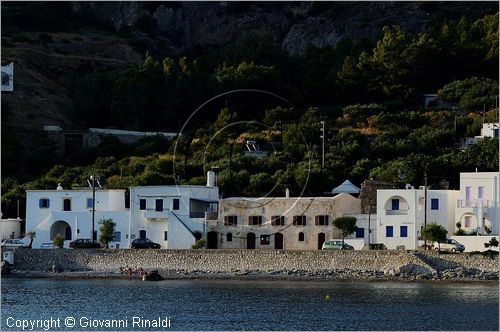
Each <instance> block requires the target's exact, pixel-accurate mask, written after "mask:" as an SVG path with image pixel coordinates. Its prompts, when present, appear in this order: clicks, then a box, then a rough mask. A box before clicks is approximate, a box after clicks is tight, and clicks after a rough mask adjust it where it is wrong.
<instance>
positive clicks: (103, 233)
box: [99, 218, 116, 248]
mask: <svg viewBox="0 0 500 332" xmlns="http://www.w3.org/2000/svg"><path fill="white" fill-rule="evenodd" d="M99 225H101V227H100V228H99V232H100V235H99V242H101V243H102V244H104V245H105V246H106V248H108V243H109V242H110V241H112V240H113V237H114V235H115V227H116V223H115V222H114V221H113V219H111V218H109V219H102V220H101V221H99Z"/></svg>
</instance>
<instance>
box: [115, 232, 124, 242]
mask: <svg viewBox="0 0 500 332" xmlns="http://www.w3.org/2000/svg"><path fill="white" fill-rule="evenodd" d="M121 240H122V233H121V232H114V233H113V241H115V242H120V241H121Z"/></svg>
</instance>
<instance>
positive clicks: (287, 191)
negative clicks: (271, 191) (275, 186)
mask: <svg viewBox="0 0 500 332" xmlns="http://www.w3.org/2000/svg"><path fill="white" fill-rule="evenodd" d="M285 197H286V198H290V190H289V189H288V188H286V189H285Z"/></svg>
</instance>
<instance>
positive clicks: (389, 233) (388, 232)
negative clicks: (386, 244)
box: [385, 226, 393, 237]
mask: <svg viewBox="0 0 500 332" xmlns="http://www.w3.org/2000/svg"><path fill="white" fill-rule="evenodd" d="M392 233H393V232H392V226H386V227H385V236H386V237H392Z"/></svg>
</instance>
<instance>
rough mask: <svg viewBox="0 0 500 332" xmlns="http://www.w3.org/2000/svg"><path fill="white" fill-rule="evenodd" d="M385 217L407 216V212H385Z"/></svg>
mask: <svg viewBox="0 0 500 332" xmlns="http://www.w3.org/2000/svg"><path fill="white" fill-rule="evenodd" d="M385 214H386V215H387V216H403V215H407V214H408V210H385Z"/></svg>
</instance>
